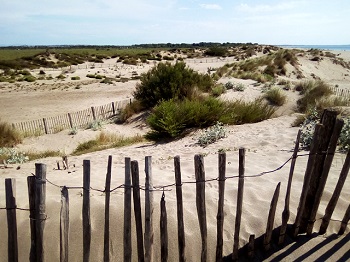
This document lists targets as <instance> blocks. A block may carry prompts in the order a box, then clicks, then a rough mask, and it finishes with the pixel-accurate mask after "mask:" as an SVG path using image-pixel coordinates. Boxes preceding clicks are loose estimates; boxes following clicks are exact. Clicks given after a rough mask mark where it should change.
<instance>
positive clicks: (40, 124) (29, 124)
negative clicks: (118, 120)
mask: <svg viewBox="0 0 350 262" xmlns="http://www.w3.org/2000/svg"><path fill="white" fill-rule="evenodd" d="M130 102H131V99H125V100H121V101H117V102H112V103H109V104H106V105H102V106H93V107H91V108H88V109H84V110H80V111H77V112H73V113H68V114H64V115H59V116H54V117H46V118H42V119H37V120H31V121H25V122H19V123H13V124H12V126H13V127H14V128H15V129H17V130H19V131H20V132H22V133H24V134H26V135H40V134H54V133H57V132H60V131H62V130H65V129H70V128H85V127H87V126H88V125H89V124H90V123H92V122H93V121H98V120H106V119H109V118H111V117H113V116H117V115H118V114H119V113H120V110H121V109H122V108H124V107H125V106H126V105H127V104H128V103H130Z"/></svg>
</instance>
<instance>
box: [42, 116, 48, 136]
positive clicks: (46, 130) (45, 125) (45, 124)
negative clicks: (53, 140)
mask: <svg viewBox="0 0 350 262" xmlns="http://www.w3.org/2000/svg"><path fill="white" fill-rule="evenodd" d="M43 124H44V130H45V134H48V129H47V123H46V118H43Z"/></svg>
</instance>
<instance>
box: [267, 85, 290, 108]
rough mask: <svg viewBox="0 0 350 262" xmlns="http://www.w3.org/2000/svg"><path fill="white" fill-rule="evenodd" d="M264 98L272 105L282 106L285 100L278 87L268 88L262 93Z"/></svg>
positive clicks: (285, 97)
mask: <svg viewBox="0 0 350 262" xmlns="http://www.w3.org/2000/svg"><path fill="white" fill-rule="evenodd" d="M264 98H265V99H266V100H267V101H268V102H269V103H270V104H271V105H273V106H282V105H284V104H285V103H286V101H287V96H286V95H285V94H283V93H282V90H281V89H280V88H278V87H272V88H270V89H268V90H267V91H266V92H265V94H264Z"/></svg>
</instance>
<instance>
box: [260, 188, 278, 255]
mask: <svg viewBox="0 0 350 262" xmlns="http://www.w3.org/2000/svg"><path fill="white" fill-rule="evenodd" d="M280 187H281V182H279V183H278V185H277V187H276V190H275V193H274V194H273V197H272V201H271V205H270V211H269V216H268V219H267V226H266V233H265V236H264V249H265V250H266V251H268V250H270V247H271V237H272V230H273V222H274V221H275V214H276V207H277V201H278V196H279V194H280Z"/></svg>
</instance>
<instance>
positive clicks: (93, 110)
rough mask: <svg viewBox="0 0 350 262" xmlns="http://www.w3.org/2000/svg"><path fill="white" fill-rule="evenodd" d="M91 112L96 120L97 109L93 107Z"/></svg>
mask: <svg viewBox="0 0 350 262" xmlns="http://www.w3.org/2000/svg"><path fill="white" fill-rule="evenodd" d="M91 112H92V118H93V119H94V120H96V114H95V108H94V107H93V106H92V107H91Z"/></svg>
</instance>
